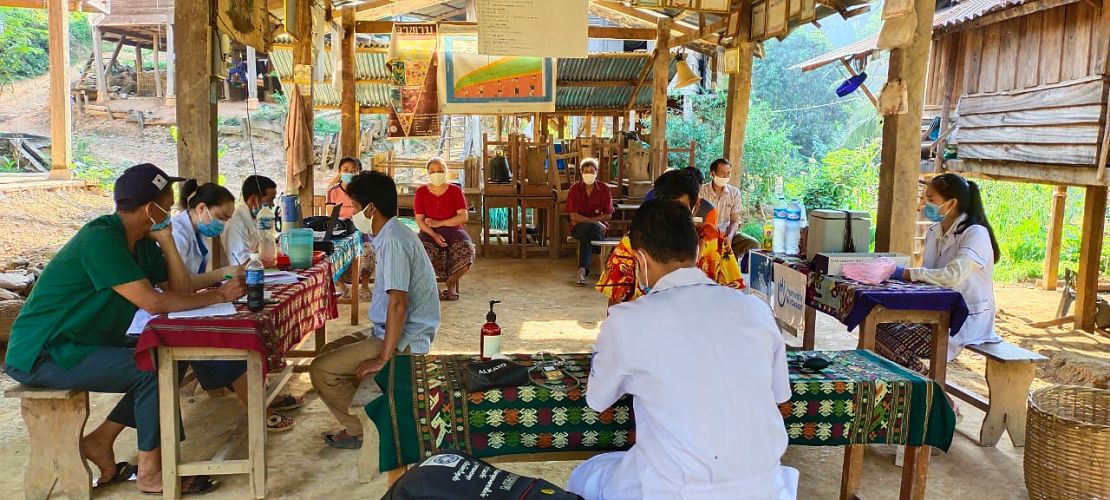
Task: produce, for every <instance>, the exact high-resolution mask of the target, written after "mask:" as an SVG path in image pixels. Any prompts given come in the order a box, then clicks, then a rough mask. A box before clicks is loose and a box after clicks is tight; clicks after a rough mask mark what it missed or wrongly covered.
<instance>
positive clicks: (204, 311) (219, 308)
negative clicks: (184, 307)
mask: <svg viewBox="0 0 1110 500" xmlns="http://www.w3.org/2000/svg"><path fill="white" fill-rule="evenodd" d="M232 314H235V306H233V305H231V302H222V303H219V304H212V305H210V306H208V307H201V308H199V309H190V310H188V311H177V312H172V313H170V319H181V318H203V317H206V316H230V315H232Z"/></svg>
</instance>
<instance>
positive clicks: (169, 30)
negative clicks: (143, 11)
mask: <svg viewBox="0 0 1110 500" xmlns="http://www.w3.org/2000/svg"><path fill="white" fill-rule="evenodd" d="M174 66H175V62H174V46H173V23H168V24H166V101H167V104H169V103H170V102H172V101H174V100H175V99H174V98H175V96H176V95H177V93H176V92H175V91H174V89H175V88H176V85H177V82H176V81H174V76H176V75H175V71H174Z"/></svg>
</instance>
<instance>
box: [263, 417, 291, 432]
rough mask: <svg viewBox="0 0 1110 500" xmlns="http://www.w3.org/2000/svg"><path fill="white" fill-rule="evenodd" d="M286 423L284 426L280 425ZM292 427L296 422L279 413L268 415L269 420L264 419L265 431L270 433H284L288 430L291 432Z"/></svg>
mask: <svg viewBox="0 0 1110 500" xmlns="http://www.w3.org/2000/svg"><path fill="white" fill-rule="evenodd" d="M286 422H289V423H288V424H286V425H282V424H285V423H286ZM294 425H297V421H296V420H295V419H293V418H292V417H286V416H285V415H282V414H280V413H274V414H272V415H270V418H268V419H266V430H267V431H270V432H285V431H288V430H292V429H293V426H294Z"/></svg>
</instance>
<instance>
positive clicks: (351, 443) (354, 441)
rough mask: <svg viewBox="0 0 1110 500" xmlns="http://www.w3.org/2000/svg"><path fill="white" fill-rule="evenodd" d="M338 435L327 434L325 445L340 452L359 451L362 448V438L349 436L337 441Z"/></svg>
mask: <svg viewBox="0 0 1110 500" xmlns="http://www.w3.org/2000/svg"><path fill="white" fill-rule="evenodd" d="M337 435H338V434H325V435H324V443H326V444H327V445H328V446H331V447H332V448H338V449H340V450H357V449H359V448H362V436H347V437H345V438H343V439H337V438H336V436H337Z"/></svg>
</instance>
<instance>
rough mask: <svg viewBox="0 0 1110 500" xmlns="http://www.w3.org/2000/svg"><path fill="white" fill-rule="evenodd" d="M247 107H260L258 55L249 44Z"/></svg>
mask: <svg viewBox="0 0 1110 500" xmlns="http://www.w3.org/2000/svg"><path fill="white" fill-rule="evenodd" d="M247 109H258V57H257V55H256V54H255V53H254V47H251V46H250V45H247Z"/></svg>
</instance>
